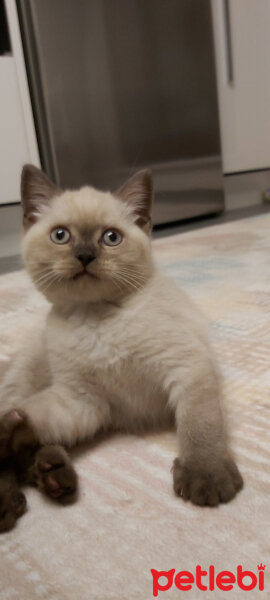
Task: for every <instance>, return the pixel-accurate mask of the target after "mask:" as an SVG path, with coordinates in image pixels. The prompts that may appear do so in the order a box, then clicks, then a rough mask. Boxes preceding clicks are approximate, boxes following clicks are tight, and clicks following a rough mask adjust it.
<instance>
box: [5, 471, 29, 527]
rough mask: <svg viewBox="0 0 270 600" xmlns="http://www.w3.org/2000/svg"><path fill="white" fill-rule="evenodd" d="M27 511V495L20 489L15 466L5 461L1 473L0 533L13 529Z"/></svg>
mask: <svg viewBox="0 0 270 600" xmlns="http://www.w3.org/2000/svg"><path fill="white" fill-rule="evenodd" d="M25 511H26V498H25V495H24V494H23V493H22V492H21V491H20V489H19V485H18V482H17V479H16V475H15V472H14V470H13V466H12V465H10V464H9V463H8V461H5V463H4V464H2V465H1V472H0V533H4V532H5V531H9V530H10V529H12V528H13V527H14V526H15V523H16V521H17V519H18V518H19V517H21V516H22V515H23V514H24V512H25Z"/></svg>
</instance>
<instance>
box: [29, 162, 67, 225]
mask: <svg viewBox="0 0 270 600" xmlns="http://www.w3.org/2000/svg"><path fill="white" fill-rule="evenodd" d="M59 194H61V190H60V189H59V188H58V187H57V186H56V185H55V184H54V183H53V182H52V181H51V180H50V179H49V177H47V175H45V173H43V171H41V170H40V169H38V168H37V167H34V165H24V167H23V170H22V176H21V199H22V207H23V224H24V227H25V228H26V229H27V228H29V227H30V226H31V225H33V223H35V222H36V221H37V220H38V218H39V215H40V214H41V212H42V208H43V207H44V206H45V205H47V204H48V202H49V201H50V200H51V198H53V197H54V196H57V195H59Z"/></svg>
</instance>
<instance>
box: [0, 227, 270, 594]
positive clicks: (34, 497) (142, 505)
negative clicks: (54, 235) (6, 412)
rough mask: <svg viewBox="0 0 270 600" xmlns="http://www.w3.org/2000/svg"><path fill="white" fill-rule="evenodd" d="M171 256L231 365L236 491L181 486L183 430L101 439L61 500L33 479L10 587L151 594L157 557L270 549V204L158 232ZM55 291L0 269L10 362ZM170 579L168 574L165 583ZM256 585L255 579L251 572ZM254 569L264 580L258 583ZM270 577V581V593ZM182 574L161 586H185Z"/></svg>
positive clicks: (0, 365) (7, 557) (213, 561)
mask: <svg viewBox="0 0 270 600" xmlns="http://www.w3.org/2000/svg"><path fill="white" fill-rule="evenodd" d="M153 246H154V251H155V256H156V259H157V261H158V263H159V264H160V266H161V268H162V269H164V270H165V271H166V272H167V273H168V274H170V275H171V276H172V277H173V278H174V279H175V280H177V281H178V282H179V284H180V285H181V286H182V287H183V288H184V289H185V290H186V291H187V292H188V293H189V294H190V296H192V297H193V299H194V300H195V302H196V303H197V304H198V306H199V307H200V308H201V309H203V311H204V312H205V314H206V315H207V316H208V318H209V321H210V333H211V337H212V341H213V344H214V346H215V348H216V352H217V354H218V357H219V360H220V364H221V368H222V371H223V374H224V387H225V398H226V404H227V409H228V415H229V418H228V420H229V427H230V432H231V438H232V446H233V449H234V452H235V455H236V458H237V461H238V464H239V467H240V469H241V471H242V473H243V475H244V479H245V487H244V490H243V491H242V492H241V493H240V494H239V495H238V496H237V498H236V499H235V500H234V501H233V502H231V503H229V504H228V505H223V506H220V507H218V508H214V509H213V508H211V509H210V508H199V507H194V506H192V505H190V504H188V503H187V504H185V503H184V502H182V501H181V500H180V499H178V498H176V497H175V496H174V494H173V490H172V475H171V473H170V468H171V464H172V460H173V458H174V456H175V455H176V451H177V444H176V438H175V435H174V434H173V433H163V434H155V435H154V434H151V435H150V434H149V435H146V436H143V437H139V438H138V437H135V436H128V435H126V436H124V435H117V436H112V437H110V439H102V440H100V441H99V443H98V444H95V445H93V447H91V448H90V447H88V448H86V449H84V451H82V452H81V453H79V454H78V455H77V456H76V458H75V463H76V468H77V470H78V473H79V475H80V482H81V496H80V500H79V502H78V503H77V504H76V505H74V506H70V507H66V508H61V507H57V506H55V505H54V504H52V503H51V502H49V501H47V500H46V499H45V498H43V497H41V495H40V494H39V493H38V492H37V491H36V490H33V489H29V490H27V499H28V505H29V511H28V513H27V514H26V515H25V516H24V517H22V519H20V520H19V522H18V526H17V528H16V529H15V530H13V531H12V532H10V533H8V534H6V535H4V536H2V537H1V538H0V578H1V587H0V599H1V600H13V598H14V599H15V600H16V599H18V600H43V599H44V600H135V599H136V600H150V599H151V598H153V583H152V582H153V579H152V575H151V569H156V570H158V571H167V570H169V569H175V570H176V571H175V573H178V572H179V571H189V572H191V573H192V574H194V573H195V568H196V565H200V566H201V568H202V569H205V570H207V571H208V570H209V566H210V565H214V568H215V572H216V574H217V573H218V572H219V571H223V570H229V571H232V572H233V573H234V574H236V569H237V566H238V565H241V566H242V567H243V569H245V570H250V571H253V572H254V573H255V574H256V576H257V577H258V569H257V565H259V564H260V563H261V562H262V563H263V564H266V565H267V561H269V549H270V544H269V537H270V536H269V533H270V532H269V493H270V472H269V471H270V469H269V458H270V442H269V438H270V402H269V395H270V393H269V386H270V368H269V362H270V353H269V350H270V216H269V215H267V216H266V215H263V216H260V217H255V218H250V219H246V220H241V221H236V222H233V223H227V224H224V225H218V226H212V227H208V228H205V229H200V230H197V231H192V232H189V233H185V234H180V235H176V236H172V237H168V238H163V239H159V240H156V241H154V243H153ZM44 310H47V307H46V304H45V301H44V300H43V299H42V297H41V296H40V295H39V294H38V293H37V292H35V291H34V290H33V288H32V285H31V284H30V282H29V280H28V277H27V275H26V274H25V272H24V271H18V272H16V273H11V274H9V275H4V276H2V277H1V278H0V339H1V346H0V369H1V370H2V371H3V370H4V369H5V368H6V366H7V363H8V361H9V360H10V359H11V357H12V355H13V353H14V350H15V349H16V344H17V341H18V340H19V339H21V338H22V337H23V335H24V331H25V328H27V327H28V326H29V324H30V323H31V322H32V319H33V314H34V313H35V314H36V315H40V316H41V318H43V313H44ZM269 569H270V564H269V562H268V567H266V569H265V591H264V592H262V591H260V590H259V589H258V585H256V587H255V588H254V589H253V590H252V591H250V593H249V594H247V593H246V591H242V590H241V589H240V588H239V587H238V586H237V584H236V583H235V584H234V585H233V590H232V591H231V593H228V592H227V593H225V591H220V589H219V588H218V587H217V585H216V586H215V591H214V595H213V594H212V593H211V591H208V588H209V581H208V575H205V576H204V578H203V579H202V583H203V584H204V585H206V587H207V590H205V591H202V590H200V589H198V586H197V585H196V583H194V584H193V586H192V591H190V592H189V595H188V597H190V598H192V600H194V599H195V600H197V599H198V600H199V599H200V598H202V599H204V600H205V599H206V600H209V599H211V600H212V599H213V598H214V599H215V600H216V599H219V598H224V596H225V597H226V598H227V597H229V598H230V597H231V598H235V597H236V598H252V600H253V599H257V598H258V599H259V598H261V597H264V598H268V597H269V593H270V590H269V573H268V571H269ZM166 581H167V578H166V577H165V578H160V579H159V584H160V586H161V585H165V583H166ZM243 581H244V582H245V584H246V585H248V584H250V583H251V584H252V581H251V579H250V578H246V579H245V580H243ZM254 581H255V580H254V578H253V583H254ZM267 589H268V592H267ZM183 595H184V592H181V591H179V589H177V587H176V586H175V584H174V583H173V585H172V586H171V588H170V589H168V591H160V592H159V594H158V597H161V598H165V599H166V598H168V600H170V599H175V600H177V599H178V598H180V597H183Z"/></svg>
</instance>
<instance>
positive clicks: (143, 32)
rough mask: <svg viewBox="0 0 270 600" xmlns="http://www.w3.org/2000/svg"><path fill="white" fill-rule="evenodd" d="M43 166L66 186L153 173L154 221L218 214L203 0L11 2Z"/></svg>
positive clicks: (219, 187)
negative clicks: (15, 9)
mask: <svg viewBox="0 0 270 600" xmlns="http://www.w3.org/2000/svg"><path fill="white" fill-rule="evenodd" d="M17 6H18V12H19V18H20V25H21V31H22V38H23V44H24V52H25V57H26V64H27V72H28V78H29V83H30V89H31V96H32V104H33V110H34V116H35V122H36V128H37V134H38V141H39V147H40V154H41V160H42V164H43V166H44V168H45V170H46V171H47V172H48V174H49V175H51V177H53V178H54V179H55V181H56V182H57V183H58V184H60V185H62V186H72V187H75V186H81V185H83V184H86V183H88V184H92V185H94V186H98V187H100V188H103V189H107V188H108V189H114V188H117V187H118V186H119V185H120V183H122V182H123V181H124V180H125V179H126V178H127V177H128V176H129V175H130V174H132V173H133V172H134V171H135V170H137V169H139V168H140V167H143V166H149V167H151V168H152V170H153V174H154V181H155V188H156V199H155V206H154V223H156V224H158V223H165V222H171V221H176V220H181V219H186V218H189V217H194V216H198V215H203V214H209V213H216V212H219V211H222V210H223V203H224V194H223V183H222V174H221V157H220V137H219V123H218V109H217V92H216V76H215V61H214V47H213V32H212V22H211V7H210V0H204V1H203V2H202V0H166V1H165V0H46V1H44V0H18V1H17Z"/></svg>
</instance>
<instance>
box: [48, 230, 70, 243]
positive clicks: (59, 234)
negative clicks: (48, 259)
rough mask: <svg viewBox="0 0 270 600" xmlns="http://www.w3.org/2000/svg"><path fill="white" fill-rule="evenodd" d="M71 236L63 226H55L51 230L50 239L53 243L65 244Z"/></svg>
mask: <svg viewBox="0 0 270 600" xmlns="http://www.w3.org/2000/svg"><path fill="white" fill-rule="evenodd" d="M70 238H71V233H70V231H69V230H68V229H66V228H65V227H56V228H55V229H53V230H52V232H51V240H52V241H53V242H54V243H55V244H67V243H68V242H69V240H70Z"/></svg>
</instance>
